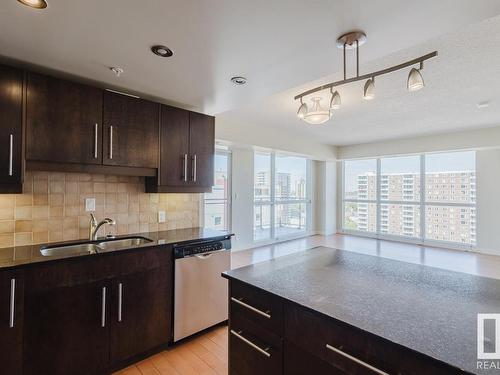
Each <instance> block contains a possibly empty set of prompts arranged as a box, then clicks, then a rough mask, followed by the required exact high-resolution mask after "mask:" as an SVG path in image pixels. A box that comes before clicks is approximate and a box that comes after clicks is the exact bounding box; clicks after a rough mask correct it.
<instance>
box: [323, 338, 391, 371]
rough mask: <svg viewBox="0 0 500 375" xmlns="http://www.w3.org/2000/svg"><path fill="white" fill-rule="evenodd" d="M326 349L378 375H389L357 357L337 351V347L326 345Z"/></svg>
mask: <svg viewBox="0 0 500 375" xmlns="http://www.w3.org/2000/svg"><path fill="white" fill-rule="evenodd" d="M326 348H327V349H329V350H331V351H332V352H335V353H337V354H340V355H341V356H343V357H345V358H348V359H350V360H351V361H353V362H356V363H357V364H359V365H361V366H363V367H366V368H367V369H370V370H371V371H373V372H375V373H377V374H380V375H389V374H388V373H387V372H384V371H382V370H379V369H378V368H376V367H373V366H372V365H369V364H368V363H366V362H363V361H362V360H360V359H357V358H356V357H353V356H352V355H350V354H347V353H345V352H343V351H342V350H340V349H337V348H335V347H333V346H331V345H329V344H326Z"/></svg>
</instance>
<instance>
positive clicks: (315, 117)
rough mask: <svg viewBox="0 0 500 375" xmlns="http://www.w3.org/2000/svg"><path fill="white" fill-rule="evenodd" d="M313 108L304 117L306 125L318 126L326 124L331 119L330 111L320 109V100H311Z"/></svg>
mask: <svg viewBox="0 0 500 375" xmlns="http://www.w3.org/2000/svg"><path fill="white" fill-rule="evenodd" d="M312 101H313V106H312V108H311V110H310V111H308V112H307V114H306V115H305V116H304V121H305V122H307V123H308V124H312V125H319V124H323V123H325V122H327V121H328V120H330V118H331V117H332V112H331V111H330V109H327V108H322V107H321V98H319V97H316V98H312Z"/></svg>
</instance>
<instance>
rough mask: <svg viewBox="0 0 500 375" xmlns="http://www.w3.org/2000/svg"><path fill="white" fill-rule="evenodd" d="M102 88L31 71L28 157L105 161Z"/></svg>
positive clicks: (29, 82)
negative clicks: (103, 151)
mask: <svg viewBox="0 0 500 375" xmlns="http://www.w3.org/2000/svg"><path fill="white" fill-rule="evenodd" d="M101 118H102V90H101V89H98V88H94V87H90V86H86V85H81V84H77V83H73V82H69V81H65V80H62V79H57V78H52V77H47V76H43V75H40V74H34V73H29V74H28V94H27V109H26V142H27V144H26V159H27V160H29V161H45V162H57V163H81V164H101V163H102V152H101V147H102V125H101Z"/></svg>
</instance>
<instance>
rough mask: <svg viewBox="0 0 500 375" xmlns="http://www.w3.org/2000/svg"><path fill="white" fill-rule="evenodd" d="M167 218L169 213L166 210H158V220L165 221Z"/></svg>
mask: <svg viewBox="0 0 500 375" xmlns="http://www.w3.org/2000/svg"><path fill="white" fill-rule="evenodd" d="M165 220H167V213H166V212H165V211H158V222H159V223H164V222H165Z"/></svg>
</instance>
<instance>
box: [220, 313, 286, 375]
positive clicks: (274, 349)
mask: <svg viewBox="0 0 500 375" xmlns="http://www.w3.org/2000/svg"><path fill="white" fill-rule="evenodd" d="M282 362H283V340H282V339H281V337H279V336H278V335H276V334H275V333H273V332H271V331H268V330H267V329H265V328H262V327H261V326H259V325H258V324H256V323H255V322H253V321H251V320H248V319H246V317H243V316H241V315H236V316H234V317H233V318H232V319H231V323H230V326H229V369H230V371H229V372H230V374H232V375H235V374H238V375H255V374H259V375H267V374H269V375H278V374H281V373H282Z"/></svg>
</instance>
